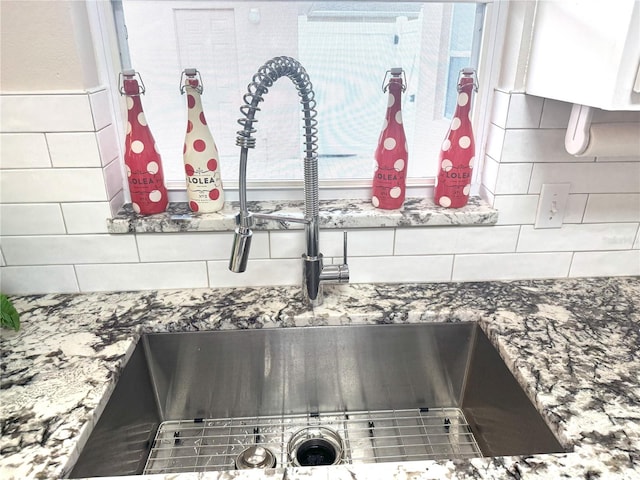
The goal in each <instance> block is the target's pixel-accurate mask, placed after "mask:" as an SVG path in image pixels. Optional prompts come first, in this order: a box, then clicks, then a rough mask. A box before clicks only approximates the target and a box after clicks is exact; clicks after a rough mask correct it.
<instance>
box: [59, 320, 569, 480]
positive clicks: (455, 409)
mask: <svg viewBox="0 0 640 480" xmlns="http://www.w3.org/2000/svg"><path fill="white" fill-rule="evenodd" d="M322 428H326V429H328V430H330V431H332V432H334V433H336V434H337V438H338V440H337V442H339V443H340V452H339V457H338V458H332V460H334V461H333V462H328V463H358V462H379V461H406V460H421V459H430V458H435V459H441V458H466V457H473V456H498V455H529V454H535V453H550V452H562V451H564V449H563V447H562V445H560V443H559V442H558V441H557V439H556V438H555V437H554V435H553V434H552V433H551V431H550V430H549V428H548V427H547V425H546V424H545V422H544V420H543V419H542V417H541V416H540V414H539V413H538V412H537V411H536V409H535V408H534V407H533V405H532V403H531V402H530V401H529V399H528V398H527V396H526V394H525V393H524V391H523V390H522V389H521V387H520V386H519V384H518V382H517V381H516V380H515V379H514V377H513V376H512V374H511V373H510V372H509V370H508V368H507V367H506V366H505V364H504V363H503V361H502V359H501V358H500V356H499V354H498V353H497V351H496V350H495V348H494V347H493V345H492V344H491V342H490V341H489V340H488V338H487V337H486V336H485V334H484V332H483V331H482V329H481V328H479V327H478V325H477V324H475V323H446V324H440V323H437V324H436V323H434V324H414V325H368V326H348V327H344V326H343V327H306V328H280V329H264V330H234V331H217V332H198V333H167V334H149V335H144V336H143V337H142V339H141V341H140V342H139V344H138V345H137V347H136V349H135V351H134V353H133V355H132V357H131V359H130V360H129V362H128V364H127V366H126V367H125V368H124V370H123V372H122V376H121V378H120V379H119V381H118V384H117V386H116V389H115V391H114V393H113V394H112V397H111V399H110V400H109V403H108V404H107V406H106V408H105V411H104V413H103V415H102V417H101V418H100V420H99V422H98V424H97V425H96V428H95V430H94V432H93V433H92V435H91V437H90V438H89V440H88V443H87V445H86V446H85V448H84V449H83V451H82V453H81V455H80V458H79V460H78V462H77V464H76V466H75V468H74V470H73V471H72V473H71V477H72V478H78V477H89V476H114V475H127V474H139V473H142V472H143V471H145V473H159V472H165V473H174V472H180V471H202V470H227V469H233V468H234V461H235V460H236V459H237V457H238V454H240V453H242V452H243V450H244V449H246V448H249V447H253V448H254V449H255V446H256V445H258V446H259V447H264V449H263V448H259V449H258V450H260V451H262V450H269V451H271V452H273V454H274V458H275V460H274V463H276V466H286V465H293V464H297V461H296V458H292V457H291V455H290V452H289V451H287V443H288V442H289V441H290V440H291V439H292V437H293V436H294V435H296V434H297V435H298V436H300V435H303V437H304V438H305V439H307V440H308V439H309V438H311V440H309V441H310V442H311V443H310V447H309V448H308V450H309V452H311V453H310V458H312V462H318V461H319V462H320V463H319V464H322V463H321V461H322V460H323V459H324V456H325V452H324V450H322V448H324V446H326V445H325V444H327V445H328V443H330V442H329V441H331V442H333V440H332V439H330V438H329V439H327V438H324V439H323V438H316V437H314V435H315V434H312V433H309V432H310V431H314V432H315V431H317V430H318V429H322ZM304 429H309V432H308V431H306V430H304ZM301 430H303V431H302V433H299V432H300V431H301ZM340 439H341V442H340ZM322 442H325V444H323V443H322ZM334 443H335V442H334ZM296 448H297V449H296V452H297V451H298V450H300V449H301V447H300V448H298V447H296ZM305 448H306V447H305ZM196 454H197V455H196ZM245 454H246V452H245ZM251 454H252V457H251V458H253V457H255V455H253V454H255V450H252V451H251ZM318 459H319V460H318ZM269 460H272V458H271V457H269ZM244 461H245V459H244V458H243V463H244ZM271 464H272V463H271ZM312 464H316V463H312ZM145 465H146V468H147V469H146V470H145Z"/></svg>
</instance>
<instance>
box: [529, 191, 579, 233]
mask: <svg viewBox="0 0 640 480" xmlns="http://www.w3.org/2000/svg"><path fill="white" fill-rule="evenodd" d="M570 188H571V184H570V183H545V184H544V185H542V189H541V191H540V199H539V200H538V212H537V213H536V223H535V225H534V228H560V227H562V221H563V220H564V214H565V210H566V208H567V200H569V190H570Z"/></svg>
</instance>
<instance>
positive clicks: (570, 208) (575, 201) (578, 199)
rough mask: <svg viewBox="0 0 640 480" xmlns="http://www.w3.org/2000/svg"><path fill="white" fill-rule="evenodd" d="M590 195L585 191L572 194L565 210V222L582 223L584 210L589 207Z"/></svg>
mask: <svg viewBox="0 0 640 480" xmlns="http://www.w3.org/2000/svg"><path fill="white" fill-rule="evenodd" d="M588 198H589V195H587V194H584V193H576V194H575V195H574V194H570V195H569V198H568V199H567V205H566V206H565V211H564V218H563V220H562V221H563V222H564V223H582V217H584V210H585V208H586V207H587V199H588Z"/></svg>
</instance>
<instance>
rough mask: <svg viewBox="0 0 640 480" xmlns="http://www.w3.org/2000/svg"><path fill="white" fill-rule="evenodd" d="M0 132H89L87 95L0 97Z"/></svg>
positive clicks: (91, 120) (91, 124)
mask: <svg viewBox="0 0 640 480" xmlns="http://www.w3.org/2000/svg"><path fill="white" fill-rule="evenodd" d="M0 111H2V116H1V117H0V131H2V132H10V133H18V132H92V131H94V130H95V129H94V126H93V117H92V116H91V107H90V105H89V96H88V95H87V94H78V95H67V94H62V95H2V96H0Z"/></svg>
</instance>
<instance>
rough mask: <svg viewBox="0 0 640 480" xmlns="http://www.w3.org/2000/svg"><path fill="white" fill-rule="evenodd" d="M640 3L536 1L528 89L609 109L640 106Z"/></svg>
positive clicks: (630, 0) (628, 0) (623, 0)
mask: <svg viewBox="0 0 640 480" xmlns="http://www.w3.org/2000/svg"><path fill="white" fill-rule="evenodd" d="M638 25H640V2H638V1H637V0H616V1H614V2H611V1H609V2H604V1H600V0H575V1H571V2H558V1H550V0H542V1H539V2H538V3H537V8H536V17H535V24H534V29H533V37H532V43H531V51H530V55H529V67H528V71H527V84H526V91H527V93H530V94H532V95H537V96H541V97H546V98H553V99H556V100H562V101H566V102H571V103H578V104H582V105H589V106H593V107H598V108H602V109H605V110H640V93H638V92H637V91H634V88H637V87H636V86H635V83H636V78H637V76H638V68H639V65H640V28H638Z"/></svg>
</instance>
